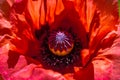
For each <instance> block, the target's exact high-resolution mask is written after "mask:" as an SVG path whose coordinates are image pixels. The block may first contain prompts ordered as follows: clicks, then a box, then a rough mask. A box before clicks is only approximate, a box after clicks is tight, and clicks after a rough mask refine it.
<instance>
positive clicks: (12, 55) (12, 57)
mask: <svg viewBox="0 0 120 80" xmlns="http://www.w3.org/2000/svg"><path fill="white" fill-rule="evenodd" d="M8 56H9V58H8V61H7V62H8V67H9V68H14V66H15V65H16V63H17V62H18V59H19V54H18V53H16V52H14V51H9V54H8Z"/></svg>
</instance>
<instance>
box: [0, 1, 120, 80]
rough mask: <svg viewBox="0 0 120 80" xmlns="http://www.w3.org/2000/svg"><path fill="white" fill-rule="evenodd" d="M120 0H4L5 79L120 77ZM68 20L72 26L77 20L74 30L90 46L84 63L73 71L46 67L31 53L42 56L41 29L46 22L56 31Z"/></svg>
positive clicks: (0, 67)
mask: <svg viewBox="0 0 120 80" xmlns="http://www.w3.org/2000/svg"><path fill="white" fill-rule="evenodd" d="M117 3H118V1H117V0H15V1H13V0H6V1H3V0H2V1H0V8H1V7H2V8H1V10H0V76H2V77H0V79H2V78H3V79H5V80H119V79H120V70H119V66H120V64H119V63H120V59H119V57H120V49H119V48H120V22H119V21H118V5H117ZM1 4H2V5H1ZM3 4H5V5H3ZM3 6H6V7H7V8H6V9H5V8H3ZM2 14H3V15H2ZM8 16H10V17H9V18H8ZM62 21H63V22H64V21H65V22H67V24H65V26H66V27H65V29H67V28H69V25H68V24H70V25H75V26H74V27H72V30H73V32H75V33H76V34H77V36H78V37H80V38H81V42H82V43H83V45H82V46H84V48H87V49H83V50H82V51H81V52H80V55H81V56H82V64H83V66H82V67H76V66H75V67H74V72H73V73H66V74H64V75H62V74H60V73H58V72H54V71H53V70H46V69H44V67H43V66H42V64H41V63H40V62H39V61H37V60H34V59H33V58H30V57H29V56H32V55H38V53H39V49H40V48H39V44H40V41H39V40H38V39H37V38H36V36H35V31H36V30H41V28H42V27H45V26H43V25H45V24H48V25H49V26H50V27H49V28H50V30H52V29H56V28H58V27H59V26H60V25H61V26H62V25H64V23H63V24H61V22H62ZM41 33H42V32H41ZM86 35H88V37H87V39H88V40H87V39H86ZM40 37H42V36H40ZM87 44H89V48H88V47H87Z"/></svg>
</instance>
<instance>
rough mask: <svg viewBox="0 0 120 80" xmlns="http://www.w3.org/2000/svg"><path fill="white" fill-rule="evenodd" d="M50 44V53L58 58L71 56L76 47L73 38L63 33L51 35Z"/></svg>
mask: <svg viewBox="0 0 120 80" xmlns="http://www.w3.org/2000/svg"><path fill="white" fill-rule="evenodd" d="M48 44H49V49H50V51H51V52H52V53H53V54H55V55H58V56H65V55H67V54H69V53H70V52H71V50H72V49H73V47H74V41H73V38H72V36H71V35H70V34H69V33H66V32H63V31H58V32H53V33H51V34H50V37H49V39H48Z"/></svg>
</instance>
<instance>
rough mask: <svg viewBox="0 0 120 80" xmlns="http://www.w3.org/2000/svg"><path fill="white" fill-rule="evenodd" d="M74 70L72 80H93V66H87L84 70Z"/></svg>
mask: <svg viewBox="0 0 120 80" xmlns="http://www.w3.org/2000/svg"><path fill="white" fill-rule="evenodd" d="M76 69H77V68H75V73H74V78H75V79H76V80H94V68H93V64H92V63H91V64H89V65H88V66H86V67H84V68H78V70H77V71H76Z"/></svg>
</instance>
